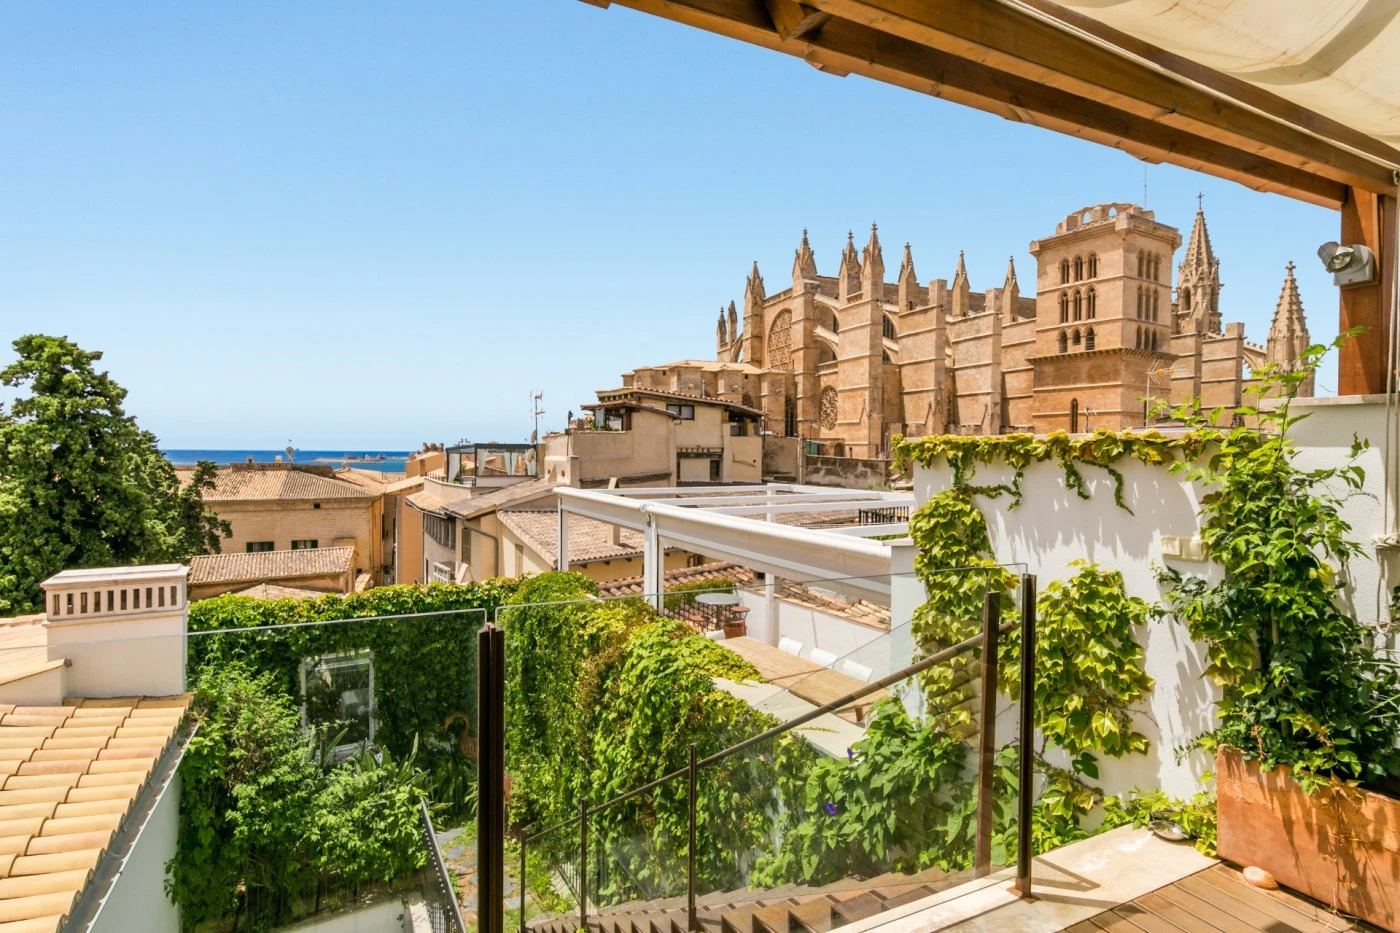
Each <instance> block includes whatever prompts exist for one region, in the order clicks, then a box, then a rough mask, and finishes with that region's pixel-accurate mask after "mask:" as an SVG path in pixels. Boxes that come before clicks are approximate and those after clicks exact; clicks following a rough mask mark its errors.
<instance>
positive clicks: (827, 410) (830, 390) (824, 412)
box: [817, 386, 836, 431]
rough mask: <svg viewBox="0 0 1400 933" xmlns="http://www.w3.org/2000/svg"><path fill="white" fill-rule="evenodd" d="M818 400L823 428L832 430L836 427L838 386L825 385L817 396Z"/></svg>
mask: <svg viewBox="0 0 1400 933" xmlns="http://www.w3.org/2000/svg"><path fill="white" fill-rule="evenodd" d="M817 402H818V406H819V408H820V409H821V411H820V418H821V426H822V429H823V430H826V431H830V430H832V429H833V428H835V427H836V388H835V387H834V386H826V387H824V388H823V389H822V391H821V394H820V395H819V396H817Z"/></svg>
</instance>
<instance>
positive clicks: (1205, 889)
mask: <svg viewBox="0 0 1400 933" xmlns="http://www.w3.org/2000/svg"><path fill="white" fill-rule="evenodd" d="M1177 886H1178V887H1179V888H1180V889H1181V890H1183V891H1188V892H1190V893H1191V894H1194V895H1195V896H1196V897H1199V898H1200V899H1201V900H1204V901H1209V902H1210V903H1213V904H1217V905H1219V906H1220V908H1221V909H1222V910H1228V911H1229V912H1230V913H1232V914H1234V915H1235V916H1236V917H1238V918H1240V919H1241V920H1243V921H1244V922H1245V923H1248V924H1251V927H1250V929H1253V930H1268V931H1269V933H1306V931H1307V930H1308V929H1309V928H1310V927H1312V926H1313V924H1312V923H1311V922H1310V921H1307V920H1305V919H1304V918H1303V916H1302V915H1301V914H1296V915H1295V918H1293V919H1285V918H1284V917H1280V916H1279V915H1278V914H1279V913H1280V912H1278V911H1276V912H1274V913H1270V912H1269V911H1267V910H1262V909H1260V907H1259V905H1258V904H1257V903H1255V902H1253V901H1251V900H1249V899H1247V898H1245V897H1237V896H1236V895H1235V894H1234V892H1231V891H1222V890H1221V889H1220V888H1218V887H1216V886H1214V885H1212V884H1210V883H1209V882H1207V881H1206V880H1205V879H1204V878H1202V877H1201V876H1200V875H1191V876H1189V877H1186V878H1182V879H1181V880H1180V881H1178V882H1177ZM1264 898H1265V899H1266V900H1267V899H1268V895H1264ZM1266 906H1267V905H1266ZM1295 921H1296V922H1295Z"/></svg>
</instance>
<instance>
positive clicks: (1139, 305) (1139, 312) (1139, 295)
mask: <svg viewBox="0 0 1400 933" xmlns="http://www.w3.org/2000/svg"><path fill="white" fill-rule="evenodd" d="M1135 316H1136V317H1137V319H1138V320H1139V321H1140V320H1142V286H1141V285H1139V286H1138V292H1137V313H1136V315H1135Z"/></svg>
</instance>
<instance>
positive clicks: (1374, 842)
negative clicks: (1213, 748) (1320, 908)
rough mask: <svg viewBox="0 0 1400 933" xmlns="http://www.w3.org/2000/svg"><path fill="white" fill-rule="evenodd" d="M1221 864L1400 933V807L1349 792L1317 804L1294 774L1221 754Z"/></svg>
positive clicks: (1336, 792) (1333, 792) (1332, 793)
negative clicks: (1264, 873) (1251, 870)
mask: <svg viewBox="0 0 1400 933" xmlns="http://www.w3.org/2000/svg"><path fill="white" fill-rule="evenodd" d="M1216 766H1217V769H1218V770H1217V772H1216V810H1217V815H1218V818H1219V829H1218V831H1219V839H1218V849H1219V852H1220V857H1221V858H1223V859H1229V860H1230V861H1232V862H1236V863H1238V864H1240V865H1258V866H1259V867H1260V868H1264V869H1267V870H1268V871H1269V872H1270V873H1272V874H1273V876H1274V878H1276V879H1277V880H1278V882H1279V884H1282V885H1286V886H1288V887H1290V888H1293V889H1294V890H1296V891H1301V892H1303V893H1304V894H1307V895H1308V896H1309V897H1313V898H1316V899H1317V900H1319V901H1322V902H1323V903H1324V904H1331V905H1332V906H1334V907H1336V908H1337V909H1338V910H1341V911H1344V912H1346V913H1349V914H1353V915H1355V916H1357V917H1360V918H1362V919H1363V920H1366V921H1368V922H1369V923H1373V924H1375V925H1377V926H1379V927H1383V928H1384V929H1387V930H1391V931H1393V933H1400V800H1397V799H1395V798H1394V797H1388V796H1386V795H1384V794H1377V793H1374V792H1370V791H1364V790H1359V789H1358V790H1353V789H1351V788H1346V787H1337V788H1331V787H1329V788H1323V789H1322V790H1319V791H1317V792H1316V793H1315V794H1312V795H1311V796H1309V795H1308V794H1305V793H1303V790H1302V788H1300V787H1299V786H1298V783H1297V782H1296V781H1294V780H1293V775H1292V772H1291V771H1290V769H1288V768H1275V769H1274V770H1273V771H1270V772H1268V773H1263V772H1261V771H1260V770H1259V766H1258V764H1257V763H1256V762H1253V761H1245V760H1243V759H1241V758H1240V756H1239V755H1238V754H1236V753H1234V752H1226V751H1222V752H1220V754H1219V756H1218V759H1217V762H1216Z"/></svg>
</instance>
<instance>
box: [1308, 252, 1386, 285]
mask: <svg viewBox="0 0 1400 933" xmlns="http://www.w3.org/2000/svg"><path fill="white" fill-rule="evenodd" d="M1317 256H1318V258H1319V259H1321V260H1322V265H1323V267H1324V268H1326V269H1327V271H1328V272H1330V273H1332V282H1333V283H1334V284H1336V285H1341V286H1347V285H1374V284H1375V283H1376V256H1375V254H1374V253H1372V252H1371V250H1370V249H1369V248H1367V247H1365V246H1361V245H1356V246H1342V245H1341V244H1340V243H1335V242H1328V243H1323V244H1322V245H1321V246H1319V247H1318V248H1317Z"/></svg>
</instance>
